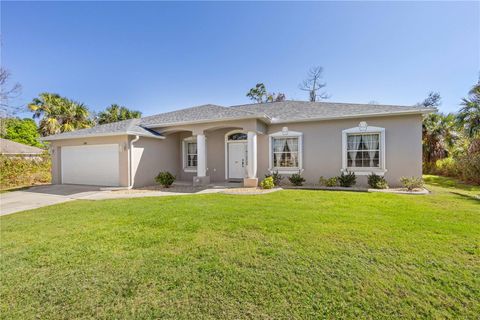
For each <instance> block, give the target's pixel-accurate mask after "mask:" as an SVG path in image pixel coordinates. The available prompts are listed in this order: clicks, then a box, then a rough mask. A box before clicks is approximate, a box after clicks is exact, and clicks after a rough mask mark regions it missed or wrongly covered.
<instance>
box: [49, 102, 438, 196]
mask: <svg viewBox="0 0 480 320" xmlns="http://www.w3.org/2000/svg"><path fill="white" fill-rule="evenodd" d="M434 110H435V109H434V108H425V107H417V106H413V107H406V106H390V105H371V104H351V103H326V102H300V101H285V102H274V103H260V104H247V105H239V106H233V107H222V106H217V105H211V104H208V105H203V106H198V107H193V108H187V109H182V110H178V111H173V112H167V113H162V114H158V115H154V116H149V117H145V118H141V119H131V120H126V121H121V122H116V123H110V124H106V125H100V126H96V127H93V128H89V129H82V130H77V131H73V132H67V133H62V134H57V135H53V136H49V137H46V138H44V139H43V140H45V141H50V142H51V145H50V152H51V153H52V177H53V182H54V183H68V184H91V185H104V186H124V187H131V186H134V187H140V186H145V185H152V184H154V177H155V176H156V175H157V174H158V173H159V172H160V171H170V172H171V173H173V174H174V175H176V176H177V180H181V181H193V184H195V185H201V184H208V183H211V182H224V181H232V180H233V181H243V182H244V184H245V185H246V186H256V185H257V182H258V179H262V178H263V177H264V175H265V174H267V173H269V172H272V171H276V170H278V172H280V173H281V174H283V175H286V176H288V175H290V174H293V173H298V172H302V175H303V176H304V177H305V179H306V180H307V183H317V182H318V179H319V177H320V176H323V177H332V176H337V175H339V174H340V173H341V172H342V171H345V170H349V171H354V172H355V173H356V175H357V176H358V179H357V181H358V182H357V183H359V184H363V185H365V184H366V175H368V174H370V173H371V172H375V173H376V174H378V175H384V176H385V178H386V179H387V181H388V182H389V184H390V185H391V186H396V185H399V183H400V182H399V181H400V178H401V177H402V176H421V175H422V115H423V114H425V113H429V112H432V111H434Z"/></svg>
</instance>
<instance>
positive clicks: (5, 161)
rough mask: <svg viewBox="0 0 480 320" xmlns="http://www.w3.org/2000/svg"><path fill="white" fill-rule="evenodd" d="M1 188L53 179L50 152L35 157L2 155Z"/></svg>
mask: <svg viewBox="0 0 480 320" xmlns="http://www.w3.org/2000/svg"><path fill="white" fill-rule="evenodd" d="M0 168H1V169H0V186H1V188H0V189H10V188H15V187H24V186H31V185H35V184H39V183H49V182H50V181H51V173H50V168H51V161H50V156H49V155H48V154H43V155H41V156H39V157H36V158H34V159H32V158H24V157H6V156H0Z"/></svg>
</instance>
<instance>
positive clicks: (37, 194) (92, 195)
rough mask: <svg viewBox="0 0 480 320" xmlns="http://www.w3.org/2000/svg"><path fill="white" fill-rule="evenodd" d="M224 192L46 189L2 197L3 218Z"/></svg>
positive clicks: (206, 189) (15, 192) (0, 212)
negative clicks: (77, 203) (57, 207)
mask: <svg viewBox="0 0 480 320" xmlns="http://www.w3.org/2000/svg"><path fill="white" fill-rule="evenodd" d="M222 191H225V187H221V188H194V187H182V186H178V187H172V188H169V189H164V190H118V191H111V190H101V189H100V187H96V186H81V185H69V184H59V185H44V186H36V187H31V188H28V189H25V190H20V191H12V192H6V193H2V194H0V216H1V215H7V214H10V213H15V212H19V211H24V210H30V209H36V208H41V207H46V206H50V205H52V204H57V203H62V202H67V201H72V200H78V199H84V200H106V199H119V198H140V197H162V196H177V195H188V194H204V193H218V192H222Z"/></svg>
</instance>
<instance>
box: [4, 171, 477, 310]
mask: <svg viewBox="0 0 480 320" xmlns="http://www.w3.org/2000/svg"><path fill="white" fill-rule="evenodd" d="M427 178H428V179H429V181H430V182H432V183H434V182H435V181H434V179H433V178H429V177H427ZM432 179H433V180H432ZM446 181H447V180H446ZM446 181H443V182H442V181H437V182H435V184H436V185H434V186H431V188H432V190H433V191H434V193H433V194H431V195H427V196H418V195H416V196H412V195H394V194H382V193H374V194H368V193H353V192H351V193H349V192H328V191H299V190H291V191H280V192H275V193H270V194H265V195H256V196H235V195H220V194H215V195H192V196H177V197H163V198H162V197H160V198H143V199H122V200H106V201H86V200H80V201H73V202H68V203H64V204H60V205H55V206H51V207H46V208H42V209H37V210H32V211H27V212H23V213H18V214H13V215H9V216H4V217H1V220H0V221H1V251H0V252H1V291H0V293H1V296H0V304H1V310H0V311H1V313H0V317H1V318H3V319H32V318H40V319H73V318H116V319H122V318H135V319H151V318H175V319H200V318H202V319H205V318H220V319H225V318H228V319H242V318H252V319H258V318H267V319H273V318H275V319H294V318H314V319H322V318H329V319H342V318H345V319H346V318H348V319H352V318H369V319H384V318H391V319H399V318H433V319H445V318H452V319H454V318H455V319H457V318H464V319H467V318H470V319H478V315H479V314H480V201H478V200H476V199H474V198H473V197H471V196H470V195H466V194H464V192H467V193H468V192H476V191H474V190H473V191H472V190H461V189H453V188H449V189H448V188H444V187H443V186H445V184H446V183H447V182H446ZM449 183H450V182H449ZM451 183H453V182H451Z"/></svg>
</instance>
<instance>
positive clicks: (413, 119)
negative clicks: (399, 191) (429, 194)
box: [258, 115, 422, 186]
mask: <svg viewBox="0 0 480 320" xmlns="http://www.w3.org/2000/svg"><path fill="white" fill-rule="evenodd" d="M360 121H366V122H367V123H368V125H369V126H376V127H383V128H385V156H386V160H385V165H386V169H387V172H386V173H385V178H386V179H387V181H388V182H389V184H390V185H391V186H398V185H399V184H400V178H401V177H402V176H421V174H422V116H421V115H409V116H392V117H376V118H365V119H348V120H332V121H317V122H303V123H288V124H279V125H271V126H270V127H269V128H268V134H271V133H274V132H278V131H281V130H282V127H288V130H291V131H300V132H303V168H304V172H303V176H304V177H305V179H306V180H307V182H308V183H317V182H318V179H319V177H320V176H324V177H332V176H336V175H339V174H340V170H341V168H342V130H344V129H349V128H352V127H356V126H358V124H359V122H360ZM268 148H269V146H268V135H263V136H259V137H258V156H259V162H258V175H259V177H263V175H264V174H265V173H267V172H268V166H269V159H268V157H269V152H268V151H269V150H268ZM366 181H367V179H366V176H358V177H357V184H360V185H366Z"/></svg>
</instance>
